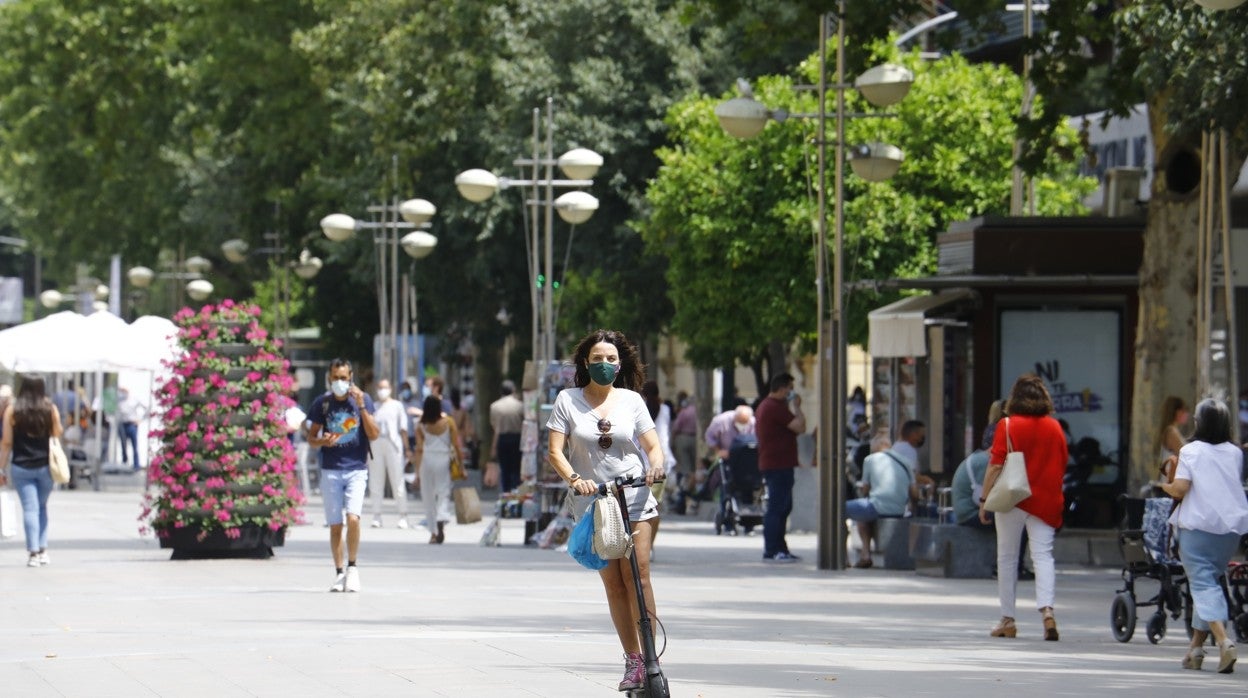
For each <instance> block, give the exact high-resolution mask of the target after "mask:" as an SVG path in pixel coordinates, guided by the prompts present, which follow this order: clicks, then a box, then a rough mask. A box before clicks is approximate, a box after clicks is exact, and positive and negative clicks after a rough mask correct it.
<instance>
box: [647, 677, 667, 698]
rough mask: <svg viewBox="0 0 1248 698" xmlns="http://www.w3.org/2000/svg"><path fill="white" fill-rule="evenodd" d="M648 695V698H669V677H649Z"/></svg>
mask: <svg viewBox="0 0 1248 698" xmlns="http://www.w3.org/2000/svg"><path fill="white" fill-rule="evenodd" d="M646 693H647V694H648V698H668V696H670V695H671V694H670V693H668V691H667V677H666V676H664V675H663V674H655V675H654V676H647V677H646Z"/></svg>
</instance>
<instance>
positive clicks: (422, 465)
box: [415, 395, 459, 544]
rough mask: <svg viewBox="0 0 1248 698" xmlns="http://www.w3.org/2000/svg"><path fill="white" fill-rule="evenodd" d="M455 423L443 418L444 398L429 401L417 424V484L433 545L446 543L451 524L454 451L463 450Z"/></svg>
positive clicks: (429, 398)
mask: <svg viewBox="0 0 1248 698" xmlns="http://www.w3.org/2000/svg"><path fill="white" fill-rule="evenodd" d="M458 431H459V430H458V429H456V428H455V420H454V419H451V418H450V417H448V416H446V415H444V414H442V398H440V397H438V396H436V395H430V396H429V397H427V398H425V404H424V411H423V412H422V413H421V415H420V421H419V422H417V423H416V460H415V466H416V481H417V483H418V484H419V486H420V499H421V501H422V502H424V505H425V526H427V527H428V528H429V542H430V543H434V544H440V543H442V541H444V540H446V532H445V530H444V529H445V527H446V522H447V521H450V520H451V449H453V448H459V433H458Z"/></svg>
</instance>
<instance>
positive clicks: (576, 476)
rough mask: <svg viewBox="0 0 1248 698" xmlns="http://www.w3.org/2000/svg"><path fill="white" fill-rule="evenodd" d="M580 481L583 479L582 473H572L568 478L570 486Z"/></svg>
mask: <svg viewBox="0 0 1248 698" xmlns="http://www.w3.org/2000/svg"><path fill="white" fill-rule="evenodd" d="M580 479H581V475H580V473H572V475H571V476H570V477H569V478H568V484H569V485H572V484H575V483H576V481H577V480H580Z"/></svg>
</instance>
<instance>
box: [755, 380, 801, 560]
mask: <svg viewBox="0 0 1248 698" xmlns="http://www.w3.org/2000/svg"><path fill="white" fill-rule="evenodd" d="M793 380H794V379H793V376H792V375H791V374H788V373H781V374H779V375H777V376H773V377H772V379H771V383H770V385H769V386H768V387H769V388H770V389H771V392H769V393H768V394H767V396H766V397H765V398H763V399H762V400H761V401H760V402H759V404H758V409H757V410H755V413H754V430H755V432H756V433H757V434H758V469H759V472H761V473H762V475H763V482H765V483H767V510H766V511H765V512H763V561H764V562H779V563H791V562H797V561H798V560H800V559H801V558H799V557H798V556H797V555H794V554H793V553H791V552H789V544H788V542H787V541H786V540H785V535H784V534H785V531H786V530H787V529H788V527H789V514H790V513H792V511H793V480H794V478H793V471H794V469H796V468H797V435H798V434H801V433H804V432H805V431H806V415H804V414H802V397H801V396H800V395H798V394H797V393H796V392H795V391H794V389H793Z"/></svg>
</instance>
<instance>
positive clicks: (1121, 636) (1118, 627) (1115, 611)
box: [1109, 591, 1135, 642]
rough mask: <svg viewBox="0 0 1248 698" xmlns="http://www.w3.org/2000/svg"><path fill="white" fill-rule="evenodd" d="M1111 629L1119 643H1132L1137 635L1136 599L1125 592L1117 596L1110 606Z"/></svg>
mask: <svg viewBox="0 0 1248 698" xmlns="http://www.w3.org/2000/svg"><path fill="white" fill-rule="evenodd" d="M1109 629H1110V630H1112V631H1113V633H1114V639H1115V640H1117V641H1119V642H1130V641H1131V636H1132V635H1134V634H1135V599H1134V598H1133V597H1132V596H1131V595H1130V594H1128V593H1127V592H1125V591H1123V592H1119V593H1118V594H1117V595H1115V596H1114V602H1113V604H1112V605H1110V611H1109Z"/></svg>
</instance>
